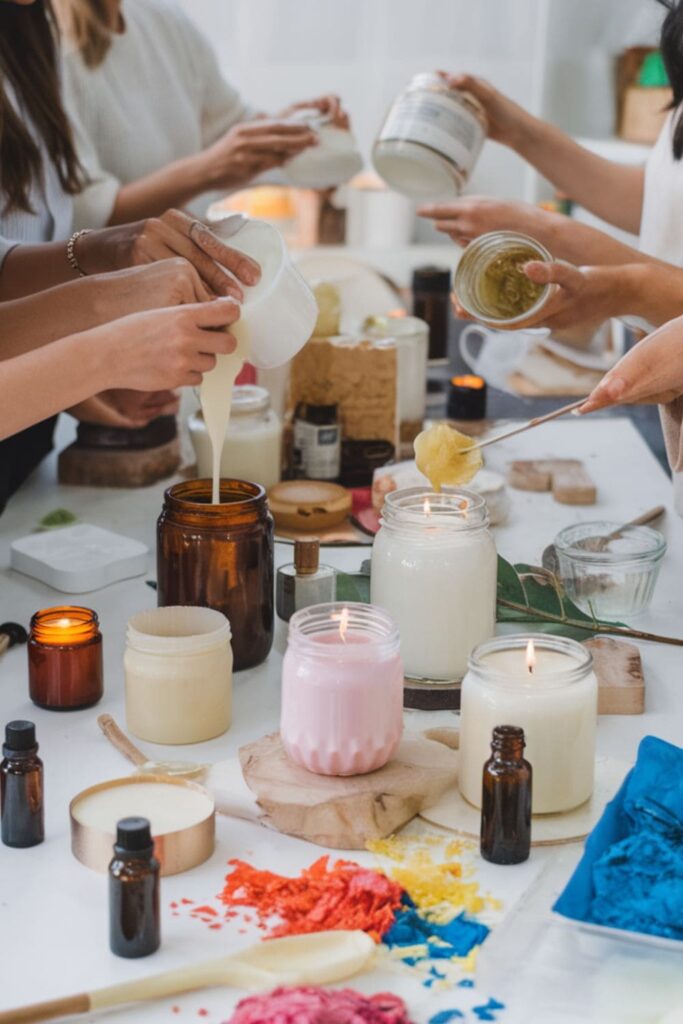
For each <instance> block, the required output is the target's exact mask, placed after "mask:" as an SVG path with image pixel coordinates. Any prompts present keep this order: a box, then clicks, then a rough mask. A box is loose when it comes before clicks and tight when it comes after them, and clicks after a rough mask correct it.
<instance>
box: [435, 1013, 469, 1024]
mask: <svg viewBox="0 0 683 1024" xmlns="http://www.w3.org/2000/svg"><path fill="white" fill-rule="evenodd" d="M464 1017H465V1014H464V1013H462V1012H461V1011H460V1010H441V1012H440V1013H435V1014H434V1016H433V1017H430V1018H429V1024H449V1022H450V1021H452V1020H462V1019H464Z"/></svg>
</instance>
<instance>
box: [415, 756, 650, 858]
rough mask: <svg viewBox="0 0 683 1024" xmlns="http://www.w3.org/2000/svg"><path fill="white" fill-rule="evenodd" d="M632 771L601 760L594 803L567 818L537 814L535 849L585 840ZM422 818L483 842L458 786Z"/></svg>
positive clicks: (477, 822)
mask: <svg viewBox="0 0 683 1024" xmlns="http://www.w3.org/2000/svg"><path fill="white" fill-rule="evenodd" d="M458 756H459V755H458V753H457V751H456V752H454V753H453V757H454V758H455V759H456V761H457V759H458ZM630 768H631V765H630V764H629V763H628V762H627V761H618V760H616V759H615V758H611V757H598V758H597V759H596V762H595V789H594V791H593V796H592V797H591V798H590V800H587V801H586V803H585V804H582V805H581V807H577V808H575V809H574V810H573V811H565V812H564V813H563V814H534V816H533V819H532V822H531V845H532V846H558V845H561V844H563V843H578V842H580V841H581V840H582V839H585V838H586V836H587V835H588V833H589V832H591V831H592V829H593V828H594V827H595V825H597V823H598V820H599V818H600V816H601V815H602V812H603V811H604V809H605V804H606V803H607V802H608V801H609V800H611V799H612V797H613V796H614V794H615V793H616V791H617V790H618V789H619V786H620V785H621V783H622V782H623V781H624V776H625V775H626V773H627V772H628V771H629V770H630ZM420 817H421V818H424V820H425V821H428V822H430V823H431V824H432V825H439V826H440V827H441V828H446V829H449V830H450V831H452V832H457V833H458V834H459V835H463V836H468V837H469V838H471V839H479V831H480V824H481V812H480V811H479V810H478V809H477V808H476V807H473V806H472V805H471V804H468V803H467V801H466V800H465V799H464V797H462V796H461V795H460V790H459V789H458V788H457V785H456V786H453V787H452V788H451V789H449V791H448V792H447V793H446V794H445V796H443V797H442V798H441V800H439V802H438V803H437V804H434V805H433V806H432V807H429V808H427V809H426V810H424V811H420Z"/></svg>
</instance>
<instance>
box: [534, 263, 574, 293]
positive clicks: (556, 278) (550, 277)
mask: <svg viewBox="0 0 683 1024" xmlns="http://www.w3.org/2000/svg"><path fill="white" fill-rule="evenodd" d="M523 270H524V273H525V274H526V276H527V277H528V278H529V280H530V281H533V282H534V283H535V284H559V286H560V287H561V288H565V289H567V290H568V291H572V290H575V289H578V288H580V287H581V284H582V283H583V275H582V273H581V271H580V270H579V269H578V267H574V266H572V265H571V263H565V262H564V261H562V260H557V261H555V262H554V263H544V262H542V261H541V260H530V261H529V263H525V264H524V267H523Z"/></svg>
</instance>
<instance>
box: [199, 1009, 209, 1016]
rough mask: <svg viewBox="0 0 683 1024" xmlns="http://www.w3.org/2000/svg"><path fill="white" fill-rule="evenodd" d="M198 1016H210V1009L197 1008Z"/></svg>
mask: <svg viewBox="0 0 683 1024" xmlns="http://www.w3.org/2000/svg"><path fill="white" fill-rule="evenodd" d="M197 1016H198V1017H208V1016H209V1011H208V1010H197Z"/></svg>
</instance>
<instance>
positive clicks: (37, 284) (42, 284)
mask: <svg viewBox="0 0 683 1024" xmlns="http://www.w3.org/2000/svg"><path fill="white" fill-rule="evenodd" d="M66 245H67V243H66V242H46V243H43V244H40V245H28V244H26V245H24V244H23V243H22V244H21V245H17V246H15V247H14V249H11V250H10V252H8V254H7V256H6V257H5V260H4V262H3V264H2V267H0V302H6V301H7V300H8V299H20V298H22V297H23V296H24V295H33V294H34V293H35V292H40V291H43V290H44V289H45V288H53V287H54V286H55V285H58V284H64V283H65V282H66V281H75V280H77V279H78V274H77V272H76V271H75V270H74V269H73V268H72V266H71V265H70V263H69V261H68V259H67V255H66Z"/></svg>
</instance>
